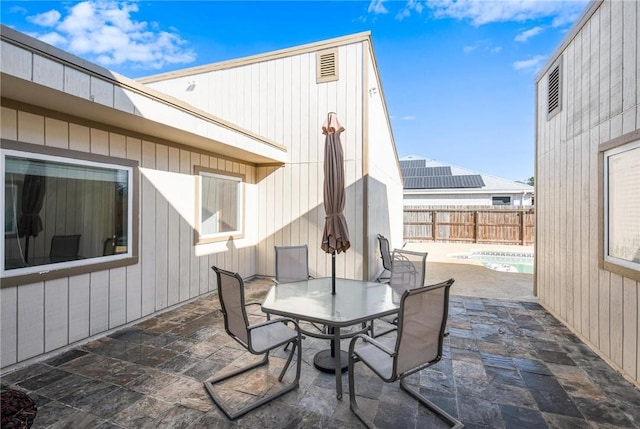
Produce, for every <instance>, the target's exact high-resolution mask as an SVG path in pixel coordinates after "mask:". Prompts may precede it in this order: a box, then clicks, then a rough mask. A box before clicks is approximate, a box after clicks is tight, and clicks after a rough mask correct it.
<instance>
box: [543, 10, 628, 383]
mask: <svg viewBox="0 0 640 429" xmlns="http://www.w3.org/2000/svg"><path fill="white" fill-rule="evenodd" d="M639 22H640V7H639V6H638V4H637V3H636V2H631V1H627V2H618V1H604V2H603V3H601V4H600V5H599V6H598V7H597V9H596V10H595V11H594V12H593V14H592V15H591V17H590V18H589V19H588V20H586V21H585V23H584V25H583V26H582V27H581V28H580V29H578V31H577V32H576V33H575V35H574V37H573V38H572V39H571V40H570V41H568V43H567V44H566V46H565V48H564V49H563V51H562V53H561V55H562V61H563V76H562V97H563V103H562V110H561V111H560V112H559V113H558V114H557V115H555V116H554V117H553V118H551V119H547V114H546V107H547V104H546V102H547V100H546V91H547V75H546V74H545V75H542V76H541V77H540V79H539V81H537V83H536V84H537V101H536V103H537V109H538V114H537V117H538V123H537V126H536V132H537V151H536V154H537V162H536V164H537V171H536V206H537V207H536V213H537V220H536V228H537V243H536V258H537V261H536V270H537V273H536V279H537V285H536V286H537V291H538V298H539V299H540V302H542V303H543V304H544V305H545V306H546V307H547V308H549V309H550V310H551V311H553V312H554V314H555V315H556V316H558V317H559V318H560V319H561V320H562V321H563V322H564V323H566V324H567V325H568V326H570V327H571V328H573V329H574V330H575V331H576V332H577V333H579V334H580V335H581V336H582V337H583V338H584V339H585V340H586V341H588V342H589V343H591V344H592V345H593V346H594V347H595V348H596V349H597V350H598V351H599V353H600V354H602V355H603V356H604V357H605V358H606V359H607V360H608V361H609V362H611V363H612V364H613V365H615V366H616V367H617V368H618V369H620V370H621V371H623V372H624V373H625V374H626V375H627V376H628V377H629V378H631V379H633V380H635V381H636V382H638V381H639V380H640V368H639V366H638V363H639V358H638V355H639V351H640V329H639V324H640V316H639V306H640V302H639V301H640V292H639V291H638V288H639V287H640V284H638V282H636V281H634V280H631V279H628V278H624V277H622V276H620V275H618V274H615V273H611V272H608V271H605V270H602V269H600V268H598V246H599V243H598V234H597V231H598V227H599V225H598V203H599V201H598V184H599V181H600V180H601V178H600V177H599V176H598V149H599V146H600V145H601V144H602V143H606V142H607V141H609V140H611V139H613V138H615V137H618V136H620V135H622V134H625V133H628V132H630V131H634V130H636V129H638V128H639V127H640V123H639V122H638V119H637V118H638V101H639V97H638V93H639V91H640V90H639V88H638V76H639V74H638V73H639V67H640V65H639V53H638V51H639V49H640V48H639V46H640V40H639V39H640V29H639V28H638V26H639Z"/></svg>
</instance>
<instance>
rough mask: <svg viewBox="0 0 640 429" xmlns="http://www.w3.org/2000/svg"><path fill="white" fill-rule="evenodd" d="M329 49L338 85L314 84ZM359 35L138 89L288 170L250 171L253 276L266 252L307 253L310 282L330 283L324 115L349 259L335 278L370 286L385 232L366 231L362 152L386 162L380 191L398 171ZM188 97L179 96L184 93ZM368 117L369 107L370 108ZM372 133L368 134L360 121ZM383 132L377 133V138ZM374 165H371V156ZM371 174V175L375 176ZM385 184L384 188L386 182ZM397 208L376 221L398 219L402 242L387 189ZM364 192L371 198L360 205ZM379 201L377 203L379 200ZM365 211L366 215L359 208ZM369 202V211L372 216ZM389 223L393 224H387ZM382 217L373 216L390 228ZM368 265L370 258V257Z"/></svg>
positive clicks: (373, 198) (268, 262) (165, 78)
mask: <svg viewBox="0 0 640 429" xmlns="http://www.w3.org/2000/svg"><path fill="white" fill-rule="evenodd" d="M327 48H335V49H337V55H338V61H337V64H338V67H339V70H338V76H339V79H337V80H334V81H330V82H322V83H317V82H316V59H317V58H316V54H317V52H318V51H321V50H324V49H327ZM370 49H371V45H370V41H369V35H368V34H361V35H354V36H347V37H344V38H340V39H334V40H331V41H327V42H322V43H318V44H312V45H306V46H303V47H299V48H293V49H290V50H284V51H281V52H278V53H275V54H267V55H265V56H256V57H250V58H248V59H241V60H236V61H229V62H226V63H219V64H213V65H210V66H204V67H200V68H195V69H188V70H182V71H179V72H176V73H167V74H163V75H159V76H151V77H149V78H145V79H140V82H142V83H144V84H145V85H147V86H149V87H151V88H153V89H155V90H158V91H161V92H164V93H167V94H169V95H171V96H173V97H176V98H180V99H182V100H184V101H185V102H188V103H189V104H192V105H194V106H196V107H197V108H199V109H202V110H204V111H207V112H209V113H210V114H212V115H215V116H218V117H220V118H223V119H224V120H227V121H229V122H233V123H236V124H238V126H240V127H242V128H245V129H247V130H250V131H252V132H255V133H257V134H259V135H263V136H265V137H266V138H267V139H269V140H272V141H274V142H278V143H281V144H282V145H284V146H285V147H286V148H287V151H288V156H289V157H288V160H287V161H286V162H285V164H284V165H283V166H282V167H269V166H260V167H258V173H257V174H258V187H259V195H260V201H259V208H260V213H261V216H260V218H259V220H258V225H259V227H258V229H259V234H258V235H259V244H258V246H257V249H258V255H257V271H256V273H257V274H261V275H269V276H272V275H274V274H275V261H274V246H275V245H296V244H303V243H306V244H308V246H309V264H310V270H311V274H312V275H314V276H326V275H329V274H330V273H331V258H330V257H329V256H328V255H326V254H324V253H323V252H322V250H321V249H320V244H321V243H320V241H321V238H322V230H323V227H324V217H325V213H324V206H323V203H322V200H323V190H322V186H323V159H324V135H323V134H322V131H321V125H322V123H323V121H324V119H325V118H326V115H327V114H328V112H332V111H333V112H336V113H337V114H338V117H339V119H340V121H341V122H342V124H343V125H344V127H345V129H346V130H345V131H344V133H342V135H341V139H342V145H343V149H344V159H345V180H346V206H345V216H346V219H347V223H348V225H349V231H350V239H351V246H352V247H351V249H349V251H347V252H346V253H345V254H341V255H339V256H338V257H337V258H336V262H337V263H336V273H337V275H338V276H342V277H347V278H363V277H367V278H369V277H370V276H371V275H372V274H371V273H373V272H375V270H376V267H377V265H379V263H378V261H376V260H375V253H374V251H373V250H374V249H375V245H376V243H375V241H374V240H375V234H376V233H377V232H378V231H380V228H382V229H383V231H386V230H388V229H389V225H382V224H380V225H378V224H372V225H369V226H367V221H368V220H369V219H371V217H370V216H368V214H367V213H368V211H369V210H371V209H376V208H378V206H376V205H375V204H378V202H379V201H381V200H380V198H381V195H379V194H378V191H377V190H373V191H372V190H371V189H369V190H368V191H367V187H366V186H365V176H366V170H365V169H366V165H367V162H368V159H367V155H365V152H364V151H365V147H367V141H368V142H369V146H368V147H369V150H370V151H372V150H373V151H378V153H380V152H382V153H384V154H385V156H386V159H385V163H387V164H388V165H387V166H385V167H384V168H383V171H384V172H385V174H386V175H385V176H382V177H380V176H379V177H378V179H383V180H384V181H387V180H389V178H391V180H392V181H395V183H396V184H397V183H398V180H399V169H398V166H397V161H394V162H392V163H390V161H389V160H397V156H396V154H395V146H394V143H393V139H392V136H391V130H390V127H389V124H388V121H387V119H386V108H385V106H384V100H383V98H382V94H381V92H379V93H378V94H377V95H376V97H375V98H376V101H375V103H373V104H369V103H365V99H369V92H368V88H364V87H363V85H364V81H365V77H366V78H367V79H368V80H370V81H371V82H370V86H375V87H379V86H380V85H379V82H378V77H377V69H376V66H375V61H374V60H373V58H372V54H371V51H370ZM187 89H188V90H187ZM370 105H371V106H372V107H369V106H370ZM365 120H368V121H369V124H375V125H374V128H373V129H372V128H371V126H370V127H369V128H367V126H366V125H365V123H364V121H365ZM380 128H382V131H383V132H382V133H378V131H379V129H380ZM375 156H380V155H375ZM377 172H378V170H376V174H377ZM391 183H393V182H391ZM389 187H390V189H389V190H388V192H389V194H393V195H396V196H398V198H400V199H399V201H400V204H399V205H395V206H390V207H389V206H385V207H384V209H385V212H384V213H391V212H393V211H394V207H395V209H397V210H396V211H397V212H398V214H397V216H396V217H397V218H396V217H394V218H393V219H392V220H393V221H395V225H394V226H393V231H394V233H395V234H396V235H397V236H398V241H400V240H401V234H402V219H401V216H402V211H401V206H402V200H401V198H402V188H401V187H397V186H396V187H395V188H394V187H393V186H391V185H390V186H389ZM367 192H373V194H370V195H369V196H368V198H366V197H367V195H366V193H367ZM385 198H386V197H385ZM367 200H368V201H369V203H370V204H369V206H368V207H367V206H366V201H367ZM372 202H373V203H374V205H373V206H372V205H371V204H372ZM389 216H393V215H391V214H389ZM387 217H388V216H382V220H384V222H385V223H389V219H387ZM371 255H373V257H372V256H371Z"/></svg>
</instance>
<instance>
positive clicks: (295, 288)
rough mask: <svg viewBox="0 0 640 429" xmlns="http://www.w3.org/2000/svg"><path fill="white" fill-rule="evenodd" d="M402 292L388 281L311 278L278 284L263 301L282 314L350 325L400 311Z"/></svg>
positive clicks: (264, 305)
mask: <svg viewBox="0 0 640 429" xmlns="http://www.w3.org/2000/svg"><path fill="white" fill-rule="evenodd" d="M399 303H400V300H399V296H398V295H397V293H395V292H393V290H392V289H391V288H390V287H389V286H388V285H387V284H384V283H376V282H367V281H361V280H350V279H341V278H336V294H335V295H331V278H330V277H325V278H319V279H310V280H304V281H299V282H294V283H282V284H278V285H275V286H273V287H272V288H271V290H270V291H269V293H268V294H267V296H266V298H265V300H264V302H263V303H262V310H263V311H265V312H266V313H273V314H277V315H280V316H285V317H292V318H295V319H301V320H307V321H310V322H318V323H323V324H327V325H332V326H348V325H352V324H354V323H359V322H364V321H367V320H371V319H372V318H378V317H380V316H386V315H389V314H394V313H397V312H398V308H399Z"/></svg>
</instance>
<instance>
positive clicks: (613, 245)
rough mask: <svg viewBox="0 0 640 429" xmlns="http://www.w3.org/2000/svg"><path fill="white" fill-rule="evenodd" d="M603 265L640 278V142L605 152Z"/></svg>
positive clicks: (619, 146) (603, 162) (628, 143)
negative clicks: (618, 268) (620, 269)
mask: <svg viewBox="0 0 640 429" xmlns="http://www.w3.org/2000/svg"><path fill="white" fill-rule="evenodd" d="M602 157H603V158H602V166H603V187H602V188H603V217H604V222H603V238H604V239H603V243H602V251H603V255H604V258H603V259H604V261H603V263H604V264H605V265H606V266H607V267H608V268H609V269H611V270H612V271H617V270H616V269H615V267H621V268H622V269H625V271H623V272H620V273H621V274H623V275H625V276H627V277H631V278H635V279H636V280H638V279H640V140H635V141H631V142H627V143H625V144H622V145H618V146H616V147H612V148H609V149H606V150H604V151H602Z"/></svg>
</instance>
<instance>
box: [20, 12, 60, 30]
mask: <svg viewBox="0 0 640 429" xmlns="http://www.w3.org/2000/svg"><path fill="white" fill-rule="evenodd" d="M60 16H61V15H60V12H58V11H57V10H50V11H49V12H45V13H40V14H38V15H33V16H28V17H27V21H29V22H31V23H33V24H36V25H40V26H41V27H52V26H54V25H55V24H56V23H57V22H58V21H59V20H60Z"/></svg>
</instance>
